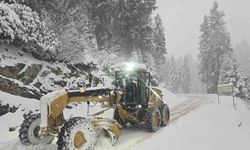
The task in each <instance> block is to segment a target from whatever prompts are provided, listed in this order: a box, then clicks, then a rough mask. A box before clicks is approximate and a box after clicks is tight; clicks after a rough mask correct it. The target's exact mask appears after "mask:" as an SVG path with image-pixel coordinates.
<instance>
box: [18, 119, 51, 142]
mask: <svg viewBox="0 0 250 150" xmlns="http://www.w3.org/2000/svg"><path fill="white" fill-rule="evenodd" d="M40 122H41V117H40V114H32V115H29V116H27V117H26V118H25V119H24V121H23V123H22V124H21V127H20V129H19V139H20V141H21V143H22V144H24V145H38V144H50V143H51V142H52V141H53V139H54V137H53V136H46V137H39V133H38V132H39V131H40Z"/></svg>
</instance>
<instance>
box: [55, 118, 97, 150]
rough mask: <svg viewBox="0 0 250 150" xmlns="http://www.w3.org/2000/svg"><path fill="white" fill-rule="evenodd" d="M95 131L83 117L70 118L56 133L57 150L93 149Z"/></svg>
mask: <svg viewBox="0 0 250 150" xmlns="http://www.w3.org/2000/svg"><path fill="white" fill-rule="evenodd" d="M95 141H96V133H95V129H94V127H93V125H92V124H91V122H90V121H89V120H86V119H85V118H81V117H77V118H72V119H70V120H69V121H68V122H66V123H65V124H64V126H63V127H62V128H61V131H60V133H59V135H58V141H57V144H58V150H94V145H95Z"/></svg>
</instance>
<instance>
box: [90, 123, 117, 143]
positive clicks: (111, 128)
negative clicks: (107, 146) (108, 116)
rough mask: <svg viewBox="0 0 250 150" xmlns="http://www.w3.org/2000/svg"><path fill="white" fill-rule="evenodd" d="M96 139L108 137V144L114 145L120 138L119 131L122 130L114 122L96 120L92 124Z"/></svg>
mask: <svg viewBox="0 0 250 150" xmlns="http://www.w3.org/2000/svg"><path fill="white" fill-rule="evenodd" d="M94 126H95V129H96V131H97V134H98V137H103V136H105V137H108V138H109V140H110V143H111V144H112V145H114V144H115V143H116V142H117V140H118V139H119V137H120V129H121V128H122V126H121V125H119V124H118V123H117V122H116V121H115V120H105V119H102V120H98V121H95V122H94Z"/></svg>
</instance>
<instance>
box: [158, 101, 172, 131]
mask: <svg viewBox="0 0 250 150" xmlns="http://www.w3.org/2000/svg"><path fill="white" fill-rule="evenodd" d="M159 109H160V112H161V126H162V127H165V126H167V125H168V123H169V118H170V111H169V107H168V105H167V104H162V105H161V106H160V108H159Z"/></svg>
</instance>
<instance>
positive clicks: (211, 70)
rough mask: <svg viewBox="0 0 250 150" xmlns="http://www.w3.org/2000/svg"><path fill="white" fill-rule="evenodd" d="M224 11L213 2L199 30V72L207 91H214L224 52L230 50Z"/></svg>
mask: <svg viewBox="0 0 250 150" xmlns="http://www.w3.org/2000/svg"><path fill="white" fill-rule="evenodd" d="M224 16H225V15H224V12H222V11H219V10H218V3H217V2H214V5H213V8H212V9H211V10H210V13H209V15H208V16H205V17H204V21H203V23H202V25H201V28H200V31H201V36H200V48H199V49H200V55H199V59H200V65H201V66H200V67H201V68H200V74H201V75H202V82H204V83H205V84H207V87H208V88H207V92H208V93H216V92H217V85H218V82H219V75H220V70H221V64H222V62H223V57H224V54H225V53H227V52H232V48H231V40H230V35H229V33H228V32H227V30H226V26H225V22H224V20H223V17H224Z"/></svg>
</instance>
